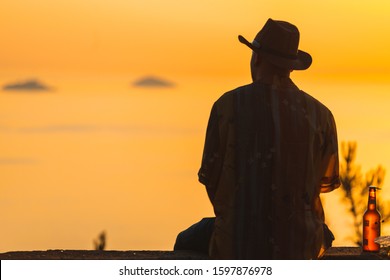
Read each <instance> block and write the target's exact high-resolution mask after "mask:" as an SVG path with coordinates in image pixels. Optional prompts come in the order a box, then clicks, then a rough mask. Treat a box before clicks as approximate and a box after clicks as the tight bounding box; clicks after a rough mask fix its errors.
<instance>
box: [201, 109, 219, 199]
mask: <svg viewBox="0 0 390 280" xmlns="http://www.w3.org/2000/svg"><path fill="white" fill-rule="evenodd" d="M218 118H219V117H218V112H217V107H216V105H215V104H214V106H213V108H212V109H211V113H210V118H209V122H208V125H207V131H206V139H205V144H204V149H203V157H202V164H201V167H200V170H199V172H198V177H199V182H200V183H202V184H203V185H205V186H206V190H207V194H208V196H209V199H210V201H211V203H212V202H213V201H214V197H215V193H216V190H217V184H218V180H219V174H220V170H221V167H222V155H221V152H220V150H221V149H220V148H221V147H220V137H219V119H218Z"/></svg>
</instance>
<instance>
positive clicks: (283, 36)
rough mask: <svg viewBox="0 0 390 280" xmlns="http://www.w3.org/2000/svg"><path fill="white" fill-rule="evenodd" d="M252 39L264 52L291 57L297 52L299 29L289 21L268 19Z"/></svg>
mask: <svg viewBox="0 0 390 280" xmlns="http://www.w3.org/2000/svg"><path fill="white" fill-rule="evenodd" d="M254 40H255V41H256V42H257V43H258V45H259V46H258V47H259V48H260V49H262V50H263V51H265V52H271V53H275V54H279V55H282V56H287V57H291V58H293V57H296V55H297V53H298V45H299V30H298V28H297V27H296V26H295V25H293V24H291V23H289V22H285V21H275V20H272V19H268V21H267V22H266V24H265V25H264V27H263V28H262V29H261V30H260V32H259V33H258V34H257V35H256V37H255V39H254Z"/></svg>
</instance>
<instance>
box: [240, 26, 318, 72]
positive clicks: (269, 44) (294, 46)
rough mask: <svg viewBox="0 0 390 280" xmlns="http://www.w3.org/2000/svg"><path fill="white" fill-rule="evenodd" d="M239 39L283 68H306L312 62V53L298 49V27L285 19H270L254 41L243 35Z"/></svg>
mask: <svg viewBox="0 0 390 280" xmlns="http://www.w3.org/2000/svg"><path fill="white" fill-rule="evenodd" d="M238 40H239V41H240V42H241V43H243V44H245V45H247V46H248V47H249V48H251V49H252V50H253V51H254V52H256V53H259V54H262V55H263V57H264V58H265V59H266V60H268V61H269V62H271V63H272V64H274V65H276V66H279V67H281V68H287V69H291V70H305V69H307V68H309V67H310V65H311V63H312V58H311V55H310V54H308V53H307V52H304V51H301V50H299V49H298V45H299V30H298V28H297V27H296V26H295V25H293V24H291V23H288V22H285V21H276V20H272V19H268V21H267V22H266V23H265V25H264V27H263V28H262V29H261V30H260V32H259V33H257V35H256V37H255V39H254V41H253V42H252V43H249V41H248V40H247V39H245V38H244V37H243V36H241V35H239V36H238Z"/></svg>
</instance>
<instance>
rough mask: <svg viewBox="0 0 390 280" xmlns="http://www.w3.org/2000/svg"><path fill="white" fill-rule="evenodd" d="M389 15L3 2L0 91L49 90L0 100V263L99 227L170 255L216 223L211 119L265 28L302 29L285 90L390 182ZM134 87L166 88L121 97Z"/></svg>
mask: <svg viewBox="0 0 390 280" xmlns="http://www.w3.org/2000/svg"><path fill="white" fill-rule="evenodd" d="M389 14H390V2H388V1H381V0H371V1H366V0H363V1H340V0H338V1H336V0H330V1H313V0H311V1H309V0H298V1H288V0H283V1H282V0H267V1H253V0H252V1H249V0H236V1H229V0H213V1H204V0H197V1H194V0H191V1H179V0H164V1H163V0H148V1H143V0H136V1H132V0H110V1H106V0H56V1H52V0H35V1H26V0H1V3H0V38H1V39H2V40H1V43H0V85H1V86H2V85H4V84H6V83H10V82H15V81H18V80H23V79H27V78H38V79H40V80H42V81H44V82H45V83H47V84H49V85H52V86H54V87H55V88H56V91H55V94H53V95H51V94H48V95H45V94H42V95H37V96H35V95H17V94H16V95H12V94H9V93H5V92H1V91H0V178H1V179H0V180H1V181H0V212H2V213H7V214H2V216H0V221H1V224H2V228H4V230H2V232H1V233H0V239H1V240H6V241H5V242H3V243H2V244H1V246H0V251H2V250H21V249H28V250H31V249H48V248H53V249H54V248H76V249H79V248H84V249H85V248H86V249H90V246H91V242H90V241H91V239H92V237H94V236H97V234H98V232H99V231H100V230H102V229H106V230H107V232H108V236H109V238H110V239H109V241H108V244H109V248H110V249H129V248H132V249H169V248H171V245H172V242H173V239H174V237H175V234H176V233H177V232H178V231H179V230H181V229H183V228H184V227H185V226H188V225H189V224H190V223H192V222H194V221H196V220H197V219H200V218H201V217H202V216H205V215H212V211H211V207H210V205H209V203H208V200H207V196H206V194H205V192H204V190H203V188H202V187H201V186H200V185H199V183H197V180H196V173H197V168H198V167H199V162H200V157H201V152H202V145H203V140H204V131H205V126H206V124H207V118H208V114H209V112H210V108H211V105H212V102H213V101H214V100H215V99H216V98H218V96H219V95H220V94H222V93H223V92H224V91H226V90H229V89H231V88H232V87H236V86H239V85H240V84H242V83H248V82H249V81H250V74H249V59H250V55H251V53H250V50H249V49H248V48H246V47H245V46H243V45H241V44H240V43H239V42H238V40H237V35H238V34H242V35H243V36H245V37H246V38H247V39H248V40H251V39H252V38H253V37H254V36H255V35H256V33H257V32H258V30H259V29H260V28H261V27H262V26H263V24H264V23H265V21H266V20H267V19H268V18H269V17H271V18H273V19H282V20H287V21H291V22H292V23H294V24H296V25H297V26H298V27H299V29H300V31H301V44H300V48H301V49H302V50H305V51H307V52H309V53H310V54H312V56H313V59H314V62H313V65H312V66H311V67H310V68H309V69H308V70H307V71H303V72H299V71H296V72H294V73H293V79H294V80H295V81H297V83H298V85H299V86H301V87H302V89H304V90H305V91H308V92H309V93H312V94H313V96H315V97H316V98H318V99H320V100H321V101H322V102H324V103H325V104H326V105H327V106H328V107H329V108H330V109H331V110H332V112H333V113H334V115H335V118H336V122H337V126H338V130H339V140H340V141H346V140H356V141H358V159H357V160H358V163H360V164H361V165H362V167H363V171H366V170H367V169H368V168H373V167H375V166H376V165H377V164H383V165H384V166H385V168H386V169H387V170H390V148H389V145H388V143H389V141H390V133H389V131H390V114H389V110H388V107H389V106H388V104H390V97H389V95H388V93H389V92H390V83H389V81H390V53H389V52H388V50H389V49H390V38H389V36H387V35H388V34H390V17H389V16H388V15H389ZM145 75H156V76H159V77H163V78H165V79H167V80H169V81H172V82H174V83H176V84H177V87H175V88H173V89H163V90H156V91H154V90H146V89H135V88H132V87H131V86H130V83H131V82H133V81H134V80H135V79H137V78H139V77H143V76H145ZM162 159H167V161H164V160H162ZM151 170H153V171H151ZM167 174H168V175H167ZM389 182H390V179H389V178H388V177H387V178H386V180H385V185H386V192H387V194H390V183H389ZM129 186H131V187H129ZM384 192H385V191H384ZM340 195H341V193H340V192H339V191H337V193H336V195H335V196H333V198H332V196H329V198H328V197H326V199H325V207H328V209H331V210H332V208H333V207H335V206H334V205H338V204H339V197H340ZM388 197H389V196H388ZM146 202H148V203H149V204H147V203H146ZM145 204H146V205H148V207H145ZM86 205H87V206H86ZM151 205H153V206H151ZM70 208H71V209H72V211H71V212H69V209H70ZM107 209H109V210H107ZM188 209H191V211H189V210H188ZM344 210H345V209H344ZM48 213H49V214H48ZM339 213H340V211H339V209H336V210H334V209H333V214H332V213H330V215H329V216H328V217H329V218H330V220H331V223H332V226H333V227H335V228H336V233H340V234H341V233H342V232H343V228H345V227H346V226H345V225H346V221H345V220H343V219H337V218H338V215H339ZM339 216H340V215H339ZM134 225H137V226H134ZM156 227H157V228H158V227H160V229H162V230H161V232H160V234H159V236H158V237H156V236H155V235H154V236H153V235H152V236H150V234H151V232H153V231H154V230H155V228H156ZM347 227H348V226H347ZM76 229H79V230H78V231H77V230H76ZM27 232H28V235H27V234H26V233H27ZM338 242H339V244H345V243H344V242H345V239H343V238H342V237H341V238H340V239H339V240H338Z"/></svg>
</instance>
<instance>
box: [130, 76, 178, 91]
mask: <svg viewBox="0 0 390 280" xmlns="http://www.w3.org/2000/svg"><path fill="white" fill-rule="evenodd" d="M133 86H134V87H146V88H166V87H174V86H175V84H174V83H172V82H170V81H166V80H163V79H161V78H157V77H153V76H147V77H144V78H141V79H139V80H137V81H135V82H133Z"/></svg>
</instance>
